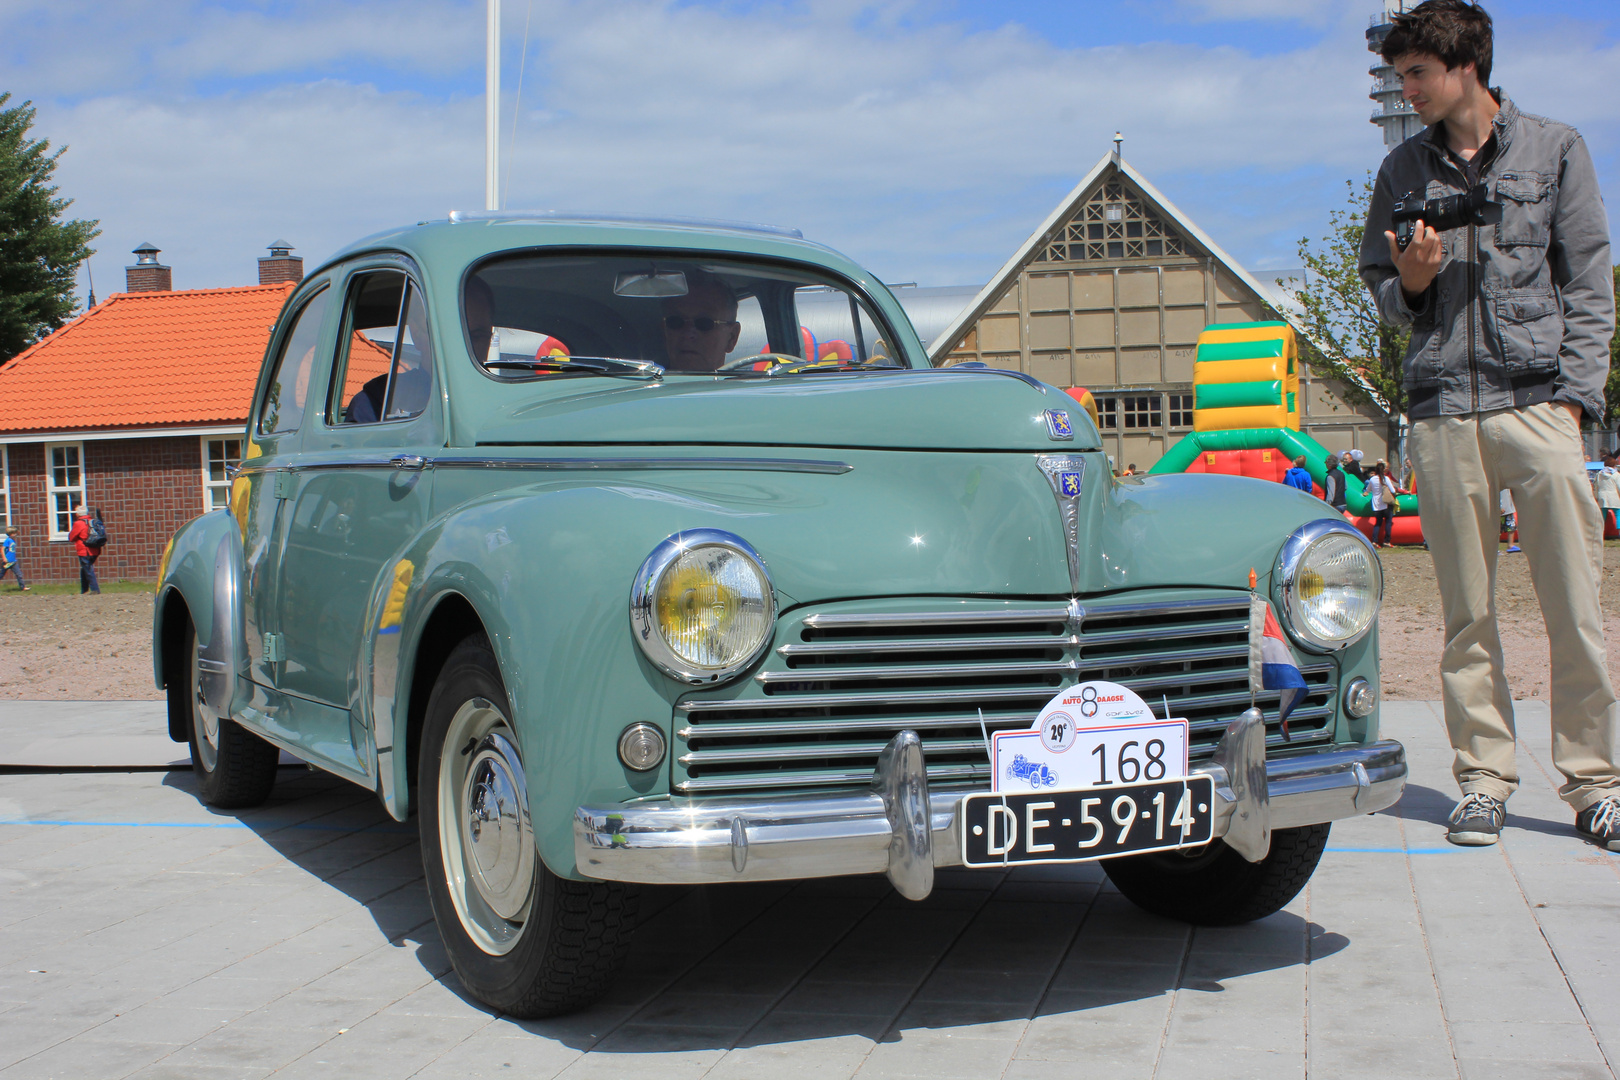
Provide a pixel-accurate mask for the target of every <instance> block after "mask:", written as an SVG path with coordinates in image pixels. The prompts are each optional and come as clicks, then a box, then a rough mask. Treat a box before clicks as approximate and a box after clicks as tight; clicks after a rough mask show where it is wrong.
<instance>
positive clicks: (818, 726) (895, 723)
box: [676, 687, 1332, 761]
mask: <svg viewBox="0 0 1620 1080" xmlns="http://www.w3.org/2000/svg"><path fill="white" fill-rule="evenodd" d="M1324 689H1327V688H1326V687H1324ZM1312 693H1313V694H1314V691H1313V692H1312ZM1331 714H1332V710H1331V709H1330V708H1329V707H1328V705H1326V704H1322V705H1302V706H1300V707H1299V708H1297V709H1295V710H1294V712H1293V713H1292V715H1291V717H1290V718H1291V719H1293V720H1321V719H1325V718H1326V717H1328V716H1330V715H1331ZM1035 716H1036V714H1035V713H1023V714H1020V715H1016V716H1005V715H1001V714H997V715H993V716H986V717H985V718H984V722H985V726H986V727H988V728H989V729H990V730H991V731H1003V730H1005V731H1026V730H1028V729H1029V727H1030V725H1032V724H1033V723H1034V722H1035ZM978 722H979V716H978V713H976V712H975V713H958V714H956V715H954V716H915V717H913V716H899V717H878V718H859V719H851V720H826V719H816V720H766V721H759V722H744V723H740V724H726V723H715V724H705V725H702V726H699V727H683V728H681V729H680V730H679V731H677V732H676V734H677V735H678V736H679V737H680V738H681V739H683V740H685V741H687V742H690V741H691V740H693V739H709V740H716V741H719V740H723V739H749V738H768V737H773V736H776V737H792V736H795V735H852V734H859V733H861V732H864V731H872V732H877V733H879V734H883V735H887V734H889V733H890V732H894V731H899V730H900V729H901V728H912V729H913V730H917V731H936V730H949V729H951V728H972V727H974V726H976V725H977V724H978ZM1224 723H1225V721H1223V720H1219V719H1216V720H1198V721H1195V722H1194V723H1193V725H1192V728H1193V733H1194V734H1203V733H1204V732H1206V731H1213V730H1216V729H1218V728H1220V727H1221V726H1222V725H1223V724H1224ZM1318 734H1323V733H1318V732H1310V733H1305V734H1302V735H1296V736H1295V739H1294V741H1295V742H1296V743H1297V742H1299V741H1300V740H1302V739H1305V740H1310V739H1314V738H1316V736H1317V735H1318ZM1327 734H1331V733H1330V732H1329V733H1327ZM982 745H983V743H982V742H980V741H975V742H974V743H973V746H972V747H971V748H970V749H977V748H978V747H980V746H982ZM1276 745H1277V746H1285V745H1290V744H1287V743H1284V742H1283V738H1282V736H1281V735H1278V736H1276ZM699 752H701V751H699V750H694V751H693V753H699ZM755 752H756V753H757V751H755ZM681 760H683V761H684V760H686V759H685V758H682V759H681Z"/></svg>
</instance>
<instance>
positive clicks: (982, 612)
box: [673, 593, 1337, 795]
mask: <svg viewBox="0 0 1620 1080" xmlns="http://www.w3.org/2000/svg"><path fill="white" fill-rule="evenodd" d="M1248 631H1249V604H1248V596H1247V595H1246V594H1242V593H1238V594H1233V593H1226V594H1224V595H1220V596H1213V597H1211V596H1203V597H1189V598H1179V599H1158V600H1154V601H1149V602H1138V603H1133V604H1121V603H1118V602H1117V601H1115V602H1098V603H1096V604H1068V605H1064V604H1034V605H1031V604H1023V605H1015V604H995V603H987V602H970V601H962V602H960V603H957V604H949V603H946V602H941V601H935V603H934V604H933V605H931V606H930V610H927V611H849V610H844V611H840V610H828V611H820V612H816V613H814V614H807V615H804V616H802V617H798V618H795V617H793V616H791V615H790V616H787V617H785V618H784V619H783V620H782V624H781V626H780V627H779V633H778V641H780V642H781V644H780V645H779V646H778V647H777V649H776V650H775V652H774V653H773V654H772V655H771V656H770V657H769V658H768V659H767V662H766V664H765V667H764V670H762V671H760V672H759V673H758V674H757V675H755V676H754V677H753V679H751V680H750V681H749V682H748V683H747V684H745V685H744V686H742V687H740V688H733V689H732V692H733V693H734V694H737V696H735V697H732V698H729V699H721V698H718V697H693V698H689V699H687V700H685V701H683V702H681V703H680V704H679V705H677V706H676V729H677V734H678V736H679V739H680V741H679V743H678V744H677V746H678V750H679V752H678V753H677V754H676V760H675V763H674V769H675V774H674V778H673V779H674V785H675V790H676V791H677V792H678V793H683V794H690V795H701V794H718V793H727V794H730V793H737V792H761V793H763V792H782V791H794V790H803V791H825V790H828V789H832V788H838V787H855V786H861V785H864V784H866V783H868V782H869V781H870V780H871V777H872V770H873V767H874V765H875V763H876V760H877V755H878V752H879V751H881V750H882V749H883V746H884V744H885V743H886V742H888V740H889V739H890V738H891V737H892V736H893V735H894V733H895V732H897V731H900V730H901V729H903V728H910V729H912V730H914V731H916V732H917V733H918V734H919V735H920V736H921V737H922V741H923V753H924V756H925V759H926V761H927V763H928V779H929V783H930V784H931V785H935V786H939V787H949V786H953V785H955V786H967V785H971V784H974V783H978V784H984V783H987V782H988V780H989V775H990V767H989V762H988V760H987V758H986V755H985V750H984V741H983V738H982V736H981V734H980V728H979V721H980V714H981V711H982V714H983V720H984V724H985V726H986V727H987V728H988V729H989V730H991V731H996V730H1001V729H1009V730H1021V729H1027V728H1029V727H1030V726H1031V725H1033V723H1034V720H1035V715H1036V714H1037V713H1038V712H1039V711H1040V708H1041V706H1042V705H1044V704H1045V703H1046V702H1047V701H1048V700H1050V699H1051V697H1052V696H1053V695H1054V694H1056V693H1057V692H1058V691H1059V690H1060V689H1062V688H1064V687H1066V686H1071V685H1073V684H1074V683H1076V682H1080V681H1083V680H1086V679H1107V680H1110V681H1112V682H1117V683H1121V684H1123V685H1125V686H1129V687H1131V688H1132V689H1133V690H1135V691H1136V692H1137V693H1139V694H1141V695H1142V697H1143V698H1144V699H1145V700H1147V701H1148V702H1149V704H1151V705H1154V706H1156V707H1157V708H1158V709H1162V708H1163V707H1165V706H1166V705H1168V708H1169V710H1170V714H1171V715H1172V716H1176V717H1186V718H1187V720H1188V721H1189V722H1190V724H1191V729H1192V732H1191V733H1192V747H1191V753H1192V758H1193V760H1194V761H1199V760H1203V759H1205V758H1208V757H1209V755H1210V754H1212V753H1213V752H1214V749H1215V744H1216V742H1217V741H1218V740H1219V738H1220V735H1221V732H1222V731H1223V730H1225V727H1226V725H1227V724H1228V723H1229V722H1230V721H1231V720H1232V719H1233V718H1235V717H1236V716H1237V715H1238V714H1239V713H1240V712H1242V711H1243V710H1244V709H1245V708H1247V707H1248V705H1249V691H1248V671H1249V669H1248V662H1249V644H1248ZM1300 670H1301V671H1303V672H1304V673H1305V679H1306V682H1308V683H1309V684H1310V690H1309V691H1308V693H1307V697H1306V700H1305V701H1304V702H1303V703H1302V704H1301V705H1300V706H1299V707H1298V708H1297V709H1295V710H1294V713H1293V716H1292V717H1290V719H1289V729H1290V732H1291V734H1292V735H1293V741H1292V743H1290V744H1288V745H1290V746H1291V747H1292V746H1305V745H1310V744H1313V743H1322V742H1328V741H1331V739H1332V736H1333V711H1334V710H1333V703H1334V696H1335V691H1336V689H1337V687H1336V686H1335V685H1334V684H1333V670H1334V669H1333V666H1332V665H1331V664H1329V663H1325V662H1318V663H1310V664H1301V665H1300ZM1259 701H1260V706H1261V708H1262V709H1264V710H1265V712H1266V714H1267V717H1268V719H1269V721H1270V722H1269V723H1268V725H1267V742H1268V745H1269V746H1270V747H1272V748H1276V747H1280V746H1283V745H1284V743H1283V739H1282V733H1281V731H1280V729H1279V727H1278V725H1277V722H1276V719H1275V717H1276V707H1277V694H1276V693H1275V692H1271V693H1267V694H1262V695H1261V696H1260V699H1259ZM1156 711H1157V709H1156Z"/></svg>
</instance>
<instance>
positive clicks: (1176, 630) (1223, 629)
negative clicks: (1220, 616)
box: [1078, 612, 1249, 646]
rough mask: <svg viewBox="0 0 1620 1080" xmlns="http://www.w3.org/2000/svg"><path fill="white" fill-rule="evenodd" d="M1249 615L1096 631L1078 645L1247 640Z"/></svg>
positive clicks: (1087, 634)
mask: <svg viewBox="0 0 1620 1080" xmlns="http://www.w3.org/2000/svg"><path fill="white" fill-rule="evenodd" d="M1248 633H1249V615H1248V612H1244V614H1243V618H1242V619H1241V620H1239V619H1233V620H1231V621H1229V622H1218V623H1217V622H1201V623H1184V624H1182V625H1180V626H1142V627H1138V628H1137V629H1135V630H1098V631H1095V632H1092V633H1082V634H1081V635H1080V637H1079V640H1078V644H1080V645H1082V646H1084V645H1127V644H1129V643H1131V642H1133V641H1165V640H1168V639H1171V638H1190V637H1218V636H1219V635H1221V634H1232V635H1242V636H1243V638H1244V640H1247V639H1248Z"/></svg>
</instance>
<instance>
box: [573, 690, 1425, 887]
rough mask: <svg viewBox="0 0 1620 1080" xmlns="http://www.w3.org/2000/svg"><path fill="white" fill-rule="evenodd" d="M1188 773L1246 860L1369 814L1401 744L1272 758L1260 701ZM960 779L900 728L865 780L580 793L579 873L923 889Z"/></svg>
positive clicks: (1400, 784)
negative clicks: (754, 789)
mask: <svg viewBox="0 0 1620 1080" xmlns="http://www.w3.org/2000/svg"><path fill="white" fill-rule="evenodd" d="M1192 771H1193V772H1194V773H1207V774H1209V775H1211V776H1212V777H1213V778H1214V781H1215V789H1216V812H1215V822H1214V835H1215V836H1216V837H1220V838H1223V839H1224V840H1225V841H1226V843H1227V844H1228V845H1230V846H1231V847H1233V848H1234V849H1236V850H1237V851H1238V852H1239V853H1240V854H1242V855H1243V856H1244V857H1245V858H1247V859H1249V860H1250V861H1251V862H1258V861H1260V860H1261V859H1263V858H1264V857H1265V856H1266V854H1267V852H1268V851H1269V850H1270V845H1271V830H1272V829H1273V828H1279V829H1282V828H1292V827H1296V826H1300V825H1314V824H1318V823H1321V822H1326V821H1334V820H1337V819H1339V818H1346V817H1353V816H1355V815H1358V814H1370V813H1373V812H1374V811H1377V810H1382V809H1384V808H1385V807H1388V806H1390V805H1392V804H1393V803H1395V801H1396V800H1398V799H1399V798H1400V797H1401V792H1402V790H1403V789H1404V788H1405V786H1406V774H1407V768H1406V749H1405V748H1404V747H1403V746H1402V745H1401V744H1400V743H1398V742H1396V741H1394V740H1392V739H1387V740H1384V741H1381V742H1375V743H1371V744H1369V745H1366V746H1352V747H1345V748H1341V749H1330V750H1322V751H1319V752H1317V753H1311V754H1301V755H1298V756H1294V757H1282V758H1274V759H1270V760H1267V759H1266V757H1265V726H1264V723H1263V722H1262V721H1260V718H1259V713H1258V712H1252V714H1248V713H1246V714H1245V716H1244V717H1243V718H1240V719H1238V720H1234V721H1233V722H1232V724H1231V725H1230V726H1229V727H1228V728H1227V730H1226V733H1225V734H1224V735H1223V736H1222V739H1221V743H1220V746H1219V748H1218V749H1217V750H1216V753H1215V757H1214V759H1213V760H1211V761H1210V762H1207V763H1205V764H1201V765H1199V766H1196V767H1195V768H1194V769H1193V770H1192ZM965 794H967V792H963V791H960V790H955V791H950V792H935V793H930V792H929V791H928V784H927V779H926V773H925V772H924V771H923V767H922V752H921V746H920V743H919V742H918V740H917V736H916V735H915V734H914V733H912V732H909V731H903V732H901V733H900V734H899V735H896V736H895V738H894V740H893V741H892V742H891V743H890V745H889V747H888V748H887V749H886V750H885V751H884V754H883V756H882V758H881V759H880V761H879V764H878V770H877V775H876V777H875V778H874V780H873V784H872V790H871V791H870V792H863V793H860V794H846V795H833V796H794V797H788V798H780V799H759V800H745V799H736V800H723V799H705V800H703V801H701V802H685V803H675V802H647V803H623V804H619V805H616V806H582V807H579V808H578V810H576V811H575V815H574V856H575V861H576V865H577V866H578V868H579V872H580V873H581V874H584V875H585V876H587V877H592V878H600V879H603V880H609V881H637V882H646V883H656V884H700V883H707V882H723V881H778V880H789V879H797V878H815V877H833V876H837V875H842V874H872V873H886V874H888V875H889V877H890V879H891V880H892V881H893V882H894V884H895V887H896V889H897V890H899V891H900V892H901V893H902V894H903V895H905V896H908V897H911V898H913V899H921V898H922V897H923V896H926V895H928V892H929V891H930V890H931V889H932V887H933V871H934V868H935V867H939V866H956V865H959V864H960V863H961V861H962V837H961V834H960V831H959V820H960V819H959V815H958V808H959V806H960V804H961V801H962V797H963V796H964V795H965Z"/></svg>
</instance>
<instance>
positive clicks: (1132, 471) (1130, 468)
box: [1125, 461, 1136, 476]
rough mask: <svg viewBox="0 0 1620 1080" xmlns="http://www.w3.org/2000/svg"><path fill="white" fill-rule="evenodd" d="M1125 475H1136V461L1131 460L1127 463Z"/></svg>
mask: <svg viewBox="0 0 1620 1080" xmlns="http://www.w3.org/2000/svg"><path fill="white" fill-rule="evenodd" d="M1125 475H1126V476H1135V475H1136V462H1134V461H1133V462H1131V463H1130V464H1129V465H1127V466H1125Z"/></svg>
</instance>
